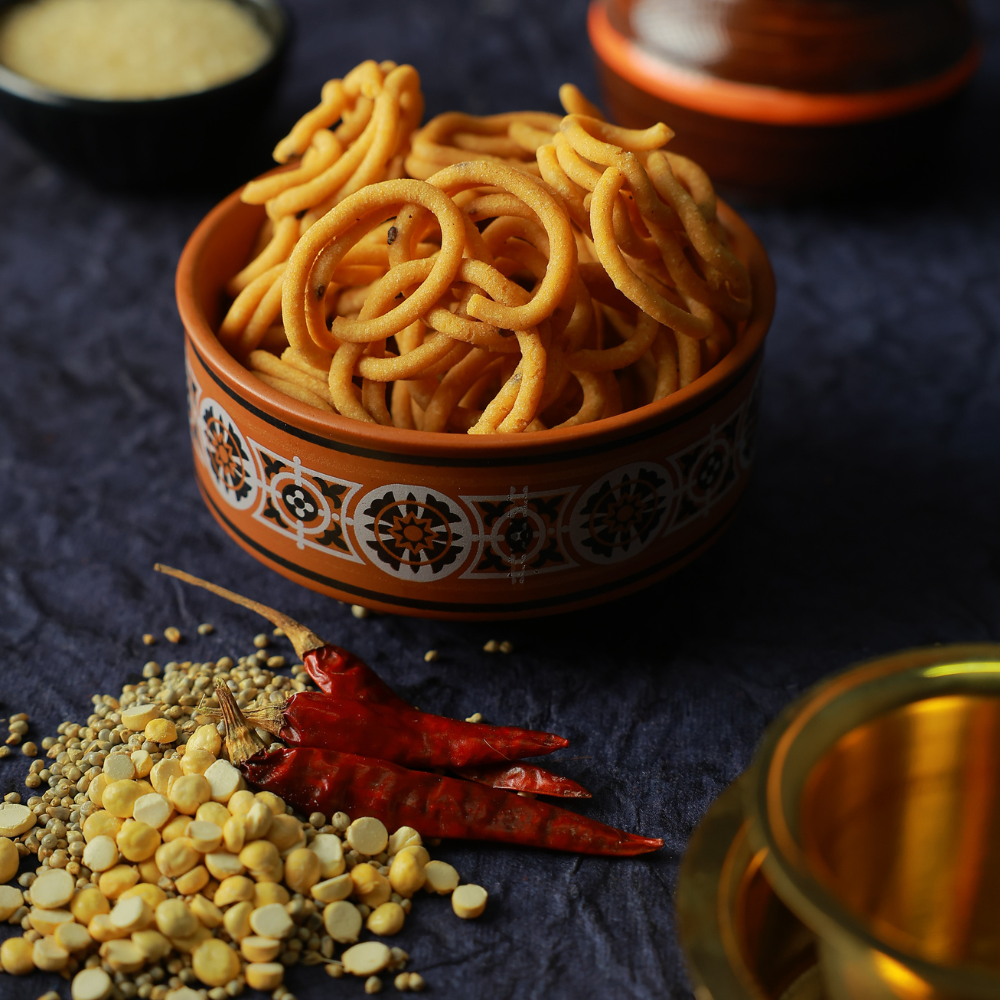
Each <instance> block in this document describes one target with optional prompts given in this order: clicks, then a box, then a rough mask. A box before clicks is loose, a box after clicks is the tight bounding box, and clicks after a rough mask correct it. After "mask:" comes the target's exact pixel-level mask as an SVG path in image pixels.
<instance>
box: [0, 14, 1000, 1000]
mask: <svg viewBox="0 0 1000 1000" xmlns="http://www.w3.org/2000/svg"><path fill="white" fill-rule="evenodd" d="M290 6H291V7H292V9H293V10H294V13H295V16H296V19H297V34H296V41H295V44H294V47H293V52H292V57H291V60H290V72H289V75H288V78H287V81H286V85H285V87H284V89H283V91H282V93H281V95H280V98H279V102H278V105H277V107H276V108H275V110H274V112H273V113H272V115H271V118H270V120H269V121H270V124H269V126H268V127H269V128H270V130H271V132H272V134H273V135H274V136H276V135H279V134H280V133H281V131H282V129H285V128H287V126H288V125H289V124H290V123H291V122H292V121H293V120H294V118H295V117H296V116H297V115H298V114H299V113H301V112H302V111H303V110H304V109H306V108H307V107H309V106H310V105H311V104H312V103H314V102H315V99H316V96H317V94H318V92H319V88H320V86H321V84H322V83H323V81H324V80H326V79H328V78H329V77H333V76H340V75H342V74H343V73H344V72H345V71H346V70H347V69H349V68H350V67H351V66H352V65H354V64H355V63H356V62H358V61H359V60H360V59H361V58H365V57H375V58H379V59H381V58H390V57H391V58H393V59H395V60H397V61H400V62H402V61H409V62H412V63H413V64H414V65H416V66H417V67H418V68H419V70H420V72H421V74H422V76H423V81H424V89H425V92H426V95H427V103H428V113H429V114H434V113H437V112H439V111H442V110H445V109H448V108H460V109H464V110H466V111H471V112H480V113H481V112H493V111H500V110H508V109H511V108H521V107H524V108H536V107H543V108H550V109H552V110H556V108H557V104H556V91H557V88H558V86H559V85H560V84H561V83H563V82H564V81H565V80H574V81H576V82H578V83H579V84H580V85H581V86H582V87H583V88H584V90H585V91H587V92H588V93H591V94H593V93H595V89H596V85H595V76H594V71H593V67H592V61H591V55H590V50H589V46H588V43H587V38H586V33H585V29H584V12H585V4H584V2H583V0H562V2H559V3H556V2H554V0H553V2H549V3H544V4H543V3H536V2H530V0H475V2H471V0H468V2H463V0H449V2H445V0H416V2H409V3H405V4H404V3H398V2H391V0H367V2H365V3H363V4H348V3H346V2H339V0H338V2H332V0H290ZM981 14H982V18H983V28H984V31H985V33H986V37H987V43H988V46H987V54H986V62H985V65H984V67H983V70H982V72H981V73H980V75H979V77H978V79H977V81H976V83H975V84H974V86H973V90H972V94H971V95H970V99H969V101H968V104H967V107H966V110H965V113H964V114H965V117H964V119H963V123H962V126H961V128H960V131H959V135H958V138H957V140H956V144H955V145H942V146H941V148H940V149H939V150H938V151H937V156H936V157H935V160H934V170H933V171H932V172H930V173H928V174H927V175H926V176H924V177H922V178H921V179H920V182H919V183H918V185H917V186H916V188H915V191H914V192H913V193H911V194H910V195H908V196H907V197H905V198H895V199H893V198H887V199H885V200H883V201H881V202H878V201H876V202H867V203H863V204H857V205H851V204H849V203H842V204H839V205H835V206H832V207H825V208H797V209H781V208H752V209H749V210H748V211H747V216H748V218H749V220H750V222H751V224H752V225H753V226H754V228H755V229H756V230H757V232H758V233H759V234H760V236H761V237H762V239H763V241H764V243H765V245H766V246H767V248H768V249H769V251H770V253H771V256H772V259H773V262H774V266H775V270H776V272H777V277H778V285H779V306H778V311H777V315H776V316H775V321H774V326H773V330H772V333H771V335H770V339H769V344H768V349H767V360H766V368H765V378H764V396H763V411H762V419H761V428H760V441H759V453H758V463H757V468H756V471H755V473H754V477H753V480H752V483H751V486H750V488H749V491H748V493H747V496H746V500H745V503H744V505H743V509H742V512H741V514H740V516H739V517H738V519H737V521H736V523H735V524H734V526H733V527H732V529H731V530H730V531H729V533H728V535H727V536H726V537H725V538H724V539H723V540H722V541H721V542H720V543H719V544H718V545H717V546H716V547H715V549H714V550H712V551H711V552H710V553H708V554H707V555H706V556H705V557H704V558H702V559H701V560H700V561H699V562H698V563H697V564H695V565H693V566H691V567H690V568H689V569H687V570H685V571H684V572H683V573H681V574H680V575H678V576H676V577H675V578H673V579H671V580H669V581H667V582H666V583H663V584H661V585H659V586H656V587H653V588H651V589H649V590H647V591H645V592H643V593H641V594H639V595H637V596H636V597H634V598H632V599H630V600H628V601H622V602H618V603H615V604H610V605H607V606H605V607H602V608H599V609H595V610H590V611H586V612H583V613H580V614H576V615H570V616H566V617H562V618H555V619H550V620H542V621H535V622H522V623H515V624H510V625H503V626H501V625H485V624H457V625H456V624H442V623H438V622H428V621H420V620H415V619H409V618H396V617H380V618H369V619H367V620H363V621H358V620H356V619H354V618H352V617H351V614H350V611H349V609H348V608H346V607H344V606H341V605H338V604H336V603H335V602H332V601H330V600H328V599H326V598H323V597H320V596H318V595H316V594H313V593H311V592H308V591H305V590H302V589H299V588H297V587H296V586H294V585H292V584H290V583H288V582H286V581H285V580H283V579H281V578H279V577H278V576H276V575H275V574H273V573H271V572H270V571H268V570H266V569H264V568H263V567H262V566H260V565H259V564H258V563H256V562H255V561H254V560H252V559H251V558H250V557H249V556H247V555H245V554H244V553H243V552H242V551H241V550H239V549H237V548H236V547H235V546H234V545H233V544H232V543H231V542H230V541H229V540H228V539H227V538H226V537H225V536H224V535H223V534H222V532H221V530H220V529H219V528H218V527H217V526H216V524H215V522H214V521H213V520H212V519H211V517H210V516H209V514H208V512H207V511H206V510H205V508H204V506H203V504H202V502H201V500H200V499H199V496H198V492H197V490H196V488H195V484H194V479H193V475H192V464H191V455H190V447H189V440H188V431H187V425H186V415H185V397H184V377H183V365H182V350H181V325H180V322H179V320H178V318H177V313H176V309H175V305H174V297H173V272H174V267H175V264H176V261H177V257H178V254H179V252H180V249H181V247H182V246H183V244H184V241H185V239H186V237H187V235H188V234H189V233H190V231H191V230H192V229H193V227H194V226H195V224H196V223H197V221H198V220H199V219H200V218H201V216H202V215H203V214H204V213H205V211H206V210H207V209H208V208H209V207H210V206H211V204H212V202H213V200H214V199H213V198H210V197H203V196H197V197H195V196H192V197H172V198H168V199H162V200H155V199H152V198H138V197H130V196H129V197H126V196H115V195H111V194H106V193H100V192H96V191H95V190H93V189H92V188H91V187H89V186H88V185H87V184H86V183H85V182H83V181H81V180H79V179H77V178H75V177H72V176H70V175H68V174H65V173H63V172H62V171H60V170H57V169H55V168H53V167H52V166H50V165H49V164H47V163H45V162H43V161H42V160H41V159H39V157H38V156H37V155H36V154H35V153H34V152H33V151H32V150H31V149H29V148H28V147H26V146H25V145H24V144H23V143H22V142H21V141H20V140H19V139H17V138H16V137H14V136H13V135H12V134H11V133H10V132H9V131H8V130H6V129H0V475H2V479H0V572H2V580H0V640H2V641H0V702H2V704H0V712H2V713H3V715H4V716H7V715H9V714H11V713H13V712H18V711H27V712H29V713H30V714H31V716H32V723H31V726H32V728H31V734H32V737H33V738H35V739H40V738H41V737H42V736H44V735H48V734H51V733H53V732H54V731H55V726H56V725H57V724H58V723H59V722H60V721H62V720H63V719H71V718H75V719H77V720H83V719H85V718H86V716H87V714H88V712H89V710H90V709H89V705H90V696H91V695H92V694H93V693H94V692H110V693H117V692H118V691H120V690H121V687H122V685H123V684H124V683H126V682H134V681H135V680H137V679H138V677H139V676H140V670H141V667H142V664H143V663H144V662H145V660H147V659H148V658H149V655H150V652H152V654H153V655H154V656H155V657H156V658H157V659H159V660H160V662H165V661H166V660H167V659H168V658H170V657H171V656H172V655H173V656H177V657H178V658H181V657H182V658H191V659H209V658H216V657H218V656H221V655H223V654H224V653H230V652H235V653H237V654H238V653H244V652H249V651H250V649H251V646H250V642H249V640H250V637H251V636H252V635H253V634H254V633H255V632H257V631H258V630H259V629H260V627H261V626H260V622H259V621H258V620H257V619H255V618H254V617H253V616H252V615H250V614H245V613H243V612H241V611H239V610H237V609H234V608H231V607H229V606H227V605H225V604H224V603H222V602H221V601H219V600H216V599H215V598H212V597H210V596H209V595H207V594H204V593H202V592H200V591H193V590H184V589H182V588H181V586H180V585H176V584H175V583H174V582H173V581H170V580H167V579H164V578H162V577H159V576H157V575H155V574H154V573H153V572H152V564H153V562H154V561H156V560H162V561H165V562H169V563H172V564H173V565H177V566H182V567H185V568H187V569H189V570H191V571H193V572H195V573H198V574H200V575H203V576H207V577H210V578H212V579H214V580H217V581H218V582H220V583H222V584H224V585H227V586H230V587H232V588H234V589H236V590H239V591H242V592H245V593H247V594H249V595H252V596H254V597H256V598H258V599H260V600H263V601H266V602H267V603H269V604H271V605H274V606H277V607H279V608H282V609H285V610H286V611H287V612H288V613H290V614H291V615H293V616H294V617H296V618H298V619H300V620H302V621H303V622H305V623H307V624H309V625H310V626H312V627H313V628H314V629H315V630H317V631H318V632H320V633H322V634H323V635H324V636H327V637H329V638H330V639H331V640H333V641H336V642H338V643H341V644H342V645H344V646H347V647H349V648H351V649H353V650H355V651H356V652H357V653H358V654H360V655H361V656H362V657H364V658H365V659H367V660H368V662H370V663H371V664H372V665H373V666H374V667H375V668H376V669H377V670H379V671H380V672H381V673H382V674H383V676H384V677H385V678H386V679H387V680H388V681H389V682H390V683H391V684H392V685H393V686H395V687H396V688H397V689H398V690H399V691H400V692H401V693H403V694H404V695H405V696H407V697H408V698H410V699H411V700H412V701H414V702H416V703H417V704H419V705H420V706H421V707H422V708H424V709H427V710H434V711H437V712H441V713H444V714H448V715H454V716H459V717H465V716H467V715H470V714H471V713H473V712H477V711H478V712H482V713H483V714H484V715H485V717H486V718H487V719H488V720H489V721H491V722H498V723H521V724H526V725H529V726H532V727H535V728H545V729H550V730H554V731H556V732H559V733H563V734H565V735H566V736H568V737H569V738H570V739H571V740H572V747H571V748H570V749H568V750H564V751H560V752H559V753H558V754H556V755H554V756H553V757H552V758H550V761H551V762H552V763H553V765H555V766H556V767H557V768H558V769H560V770H562V771H564V772H565V773H566V774H568V775H570V776H572V777H573V778H576V779H578V780H579V781H581V782H582V783H584V784H585V785H586V786H587V787H589V788H590V789H591V790H592V791H593V793H594V798H593V801H592V802H590V803H586V804H584V805H583V806H581V807H580V809H581V811H582V812H585V813H587V814H589V815H591V816H595V817H598V818H600V819H602V820H606V821H609V822H612V823H614V824H616V825H619V826H622V827H625V828H627V829H629V830H637V831H640V832H642V833H645V834H652V835H662V836H663V837H664V838H665V839H666V848H665V849H664V850H663V851H662V852H661V853H660V854H658V855H656V856H653V857H650V858H647V859H640V860H631V861H620V862H614V861H607V860H601V859H593V858H576V857H572V856H561V855H554V854H547V853H544V852H541V851H532V850H515V849H508V848H495V847H465V846H458V845H445V846H443V847H442V848H441V849H440V851H439V852H438V854H439V856H441V857H443V858H445V859H447V860H449V861H451V862H453V863H454V864H455V865H456V866H457V867H458V869H459V871H460V872H461V874H462V876H463V878H464V879H466V880H469V881H473V882H478V883H480V884H481V885H483V886H485V887H486V888H487V889H488V890H489V892H490V903H489V907H488V909H487V912H486V914H485V916H484V917H483V918H482V919H480V920H478V921H470V922H463V921H460V920H458V918H456V917H455V916H454V915H453V914H452V912H451V909H450V906H449V904H448V902H447V900H444V899H436V898H429V897H420V898H418V899H417V900H416V903H415V906H414V912H413V915H412V917H411V918H410V919H409V920H408V922H407V925H406V928H405V930H404V931H403V933H402V934H401V935H400V936H399V938H398V939H397V940H396V941H394V942H393V943H396V944H399V945H400V946H402V947H404V948H405V949H406V950H407V951H409V953H410V955H411V956H412V965H411V968H413V969H415V970H419V971H420V972H421V973H423V974H424V976H425V977H426V979H427V981H428V983H429V984H430V985H431V987H432V988H433V991H434V992H433V995H434V996H438V997H442V998H444V997H477V996H482V997H491V998H495V1000H502V998H515V997H517V998H525V997H546V998H584V997H588V998H589V997H616V998H637V1000H638V998H643V1000H647V998H654V997H655V998H662V997H667V996H670V997H685V998H687V997H690V993H689V987H688V984H687V981H686V978H685V974H684V970H683V959H682V955H681V952H680V949H679V947H678V945H677V943H676V940H675V930H674V916H673V905H672V893H673V890H674V887H675V881H676V874H677V865H678V860H679V858H680V856H681V854H682V852H683V850H684V846H685V844H686V843H687V840H688V837H689V835H690V833H691V831H692V829H693V828H694V826H695V825H696V823H697V822H698V820H699V818H700V817H701V815H702V814H703V813H704V811H705V810H706V808H707V807H708V805H709V803H710V802H711V801H712V799H713V798H714V797H715V796H716V795H717V794H718V793H719V792H720V791H721V790H722V789H723V788H724V787H725V786H726V784H727V783H728V782H730V781H731V780H732V779H733V778H734V777H735V776H736V775H737V774H739V773H740V771H742V770H743V768H744V767H745V766H746V765H747V763H748V762H749V760H750V758H751V755H752V752H753V748H754V745H755V743H756V742H757V740H758V739H759V737H760V735H761V733H762V731H763V729H764V727H765V726H766V724H767V722H768V721H769V720H770V719H771V718H772V717H773V716H774V715H775V714H776V712H777V711H778V710H779V709H780V708H781V706H782V705H784V704H785V703H786V702H787V701H788V700H789V699H791V698H792V697H793V696H794V695H795V694H796V693H798V692H800V691H801V690H802V689H803V688H804V687H806V686H807V685H809V684H810V683H812V682H813V681H815V680H817V679H818V678H820V677H821V676H823V675H824V674H826V673H828V672H830V671H833V670H836V669H838V668H841V667H844V666H846V665H848V664H850V663H851V662H853V661H856V660H858V659H861V658H864V657H868V656H872V655H876V654H880V653H885V652H889V651H891V650H896V649H899V648H901V647H906V646H914V645H920V644H928V643H935V642H950V641H960V640H961V641H968V640H975V641H986V640H994V641H995V640H998V639H1000V194H998V187H997V177H998V176H1000V157H998V152H997V139H998V133H1000V125H998V122H1000V51H998V45H1000V18H998V16H997V9H996V6H995V5H992V4H989V3H988V2H987V0H982V3H981ZM928 141H929V142H931V143H934V142H935V141H936V140H935V137H933V136H930V137H928ZM206 620H207V621H212V622H214V623H215V625H216V632H215V634H214V635H212V636H210V637H207V638H203V639H202V638H198V637H197V636H196V634H195V627H196V625H197V624H198V623H199V622H201V621H206ZM171 624H174V625H177V626H179V627H180V628H181V630H182V631H183V632H184V633H185V635H186V636H187V637H188V638H187V639H186V641H185V643H184V645H183V646H181V647H179V648H178V649H177V650H173V649H171V648H169V647H167V646H166V644H165V643H164V642H163V641H162V640H161V641H160V644H159V645H158V646H156V647H154V649H153V650H152V651H149V650H147V649H146V648H145V647H144V646H143V645H142V643H141V640H140V637H141V635H142V633H144V632H154V633H157V634H161V633H162V630H163V628H164V627H165V626H167V625H171ZM490 638H497V639H509V640H511V641H512V642H513V644H514V650H515V651H514V652H513V653H512V654H510V655H509V656H502V655H501V654H494V655H490V654H487V653H485V652H483V650H482V647H483V643H484V642H485V641H486V640H487V639H490ZM431 648H435V649H438V650H440V652H441V658H440V660H439V661H438V662H436V663H432V664H429V663H425V662H424V659H423V654H424V652H425V651H426V650H428V649H431ZM26 771H27V761H26V760H25V759H24V758H22V757H20V756H19V755H18V756H16V757H12V758H9V759H7V760H4V761H0V791H3V792H7V791H9V790H14V789H17V790H20V791H21V792H22V793H23V792H24V791H25V790H24V788H23V785H22V783H21V782H22V780H23V777H24V774H25V773H26ZM7 933H8V928H7V927H6V925H3V926H2V927H0V935H5V934H7ZM288 985H289V987H290V989H292V991H293V992H294V993H295V994H296V995H297V996H298V997H299V998H300V1000H302V998H312V997H319V996H332V997H341V996H343V997H347V996H358V995H360V994H361V984H360V983H359V982H357V981H353V980H352V981H340V982H335V981H332V980H330V979H328V978H327V977H326V976H325V975H323V973H322V972H321V971H320V970H317V969H301V968H296V969H294V970H292V971H291V973H290V974H289V976H288ZM53 987H56V988H58V989H60V991H61V992H62V994H63V995H64V996H68V987H67V985H66V984H65V983H64V982H62V981H61V980H58V979H57V978H56V977H55V976H45V977H42V976H38V977H36V978H33V979H31V980H17V981H15V980H13V979H12V978H11V977H7V976H3V977H0V997H3V998H5V1000H6V998H22V997H24V998H28V997H34V996H36V995H38V994H40V993H42V992H44V990H45V989H49V988H53ZM386 988H388V989H391V984H390V983H389V982H387V983H386Z"/></svg>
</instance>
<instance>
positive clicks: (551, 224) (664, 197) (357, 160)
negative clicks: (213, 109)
mask: <svg viewBox="0 0 1000 1000" xmlns="http://www.w3.org/2000/svg"><path fill="white" fill-rule="evenodd" d="M559 97H560V101H561V102H562V105H563V107H564V109H565V111H566V115H565V116H564V117H560V116H558V115H553V114H549V113H546V112H513V113H508V114H502V115H489V116H485V117H477V116H473V115H467V114H462V113H459V112H447V113H445V114H443V115H438V116H437V117H436V118H433V119H431V120H430V121H429V122H428V123H427V124H426V125H424V126H423V127H422V128H421V127H419V125H420V117H421V115H422V113H423V96H422V94H421V91H420V80H419V76H418V75H417V73H416V71H415V70H414V69H413V68H412V67H411V66H397V65H396V64H395V63H392V62H383V63H376V62H374V61H373V60H368V61H366V62H364V63H361V64H360V65H359V66H357V67H355V68H354V69H353V70H352V71H351V72H350V73H348V74H347V75H346V76H345V77H344V78H343V79H342V80H331V81H329V82H328V83H327V84H326V85H325V86H324V88H323V91H322V95H321V100H320V103H319V105H317V106H316V107H315V108H313V109H312V110H311V111H309V112H307V113H306V114H305V115H304V116H303V117H302V118H301V119H299V121H298V122H297V123H296V124H295V126H294V127H293V128H292V130H291V131H290V132H289V134H288V135H287V136H286V137H285V138H284V139H283V140H282V141H281V142H280V143H279V144H278V146H277V147H276V149H275V159H276V160H278V161H279V162H282V163H287V164H288V166H287V169H286V170H284V171H282V172H279V173H275V174H271V175H267V176H265V177H262V178H260V179H258V180H256V181H252V182H251V183H250V184H248V185H247V186H246V188H245V189H244V191H243V198H244V200H246V201H247V202H249V203H252V204H259V205H263V206H264V207H265V212H266V216H267V218H266V220H265V222H264V224H263V225H262V227H261V230H260V234H259V237H258V240H257V246H256V247H255V249H254V253H253V255H252V259H251V261H250V262H249V263H248V264H247V266H246V267H244V268H243V269H242V270H241V271H240V272H239V273H238V274H237V275H236V276H234V278H233V279H231V280H230V282H229V284H228V286H227V290H228V291H229V293H230V295H232V296H233V301H232V304H231V306H230V308H229V310H228V312H227V314H226V317H225V319H224V320H223V322H222V324H221V326H220V329H219V338H220V340H221V341H222V342H223V343H224V344H225V345H226V346H227V347H228V348H229V349H230V350H231V351H232V352H233V353H234V354H235V355H236V356H237V357H239V358H241V359H244V360H245V363H246V364H247V365H248V367H249V368H250V369H251V370H252V371H253V373H254V375H255V376H256V377H257V378H259V379H260V380H261V381H262V382H263V383H264V384H266V385H268V386H269V387H270V388H272V389H274V390H276V391H278V392H281V393H284V394H285V395H288V396H290V397H292V398H294V399H296V400H298V401H299V402H302V403H306V404H308V405H311V406H314V407H315V408H316V409H318V410H322V411H324V412H336V413H338V414H340V415H341V416H343V417H347V418H350V419H354V420H359V421H363V422H366V423H380V424H383V425H386V426H388V425H392V426H395V427H398V428H401V429H406V430H414V429H416V430H421V431H424V432H431V433H441V432H458V433H469V434H477V435H480V434H508V433H538V432H544V431H545V430H546V429H547V428H549V427H574V426H579V425H581V424H585V423H588V422H591V421H594V420H600V419H604V418H607V417H611V416H614V415H616V414H618V413H620V412H622V410H623V408H626V409H630V408H633V407H636V406H642V405H645V404H647V403H652V402H655V401H657V400H661V399H664V398H667V397H669V396H671V395H673V394H674V393H675V392H678V391H680V390H682V389H684V388H685V387H686V386H688V385H690V384H691V383H692V382H694V381H696V380H697V379H698V378H699V377H700V376H701V375H702V374H703V373H704V372H705V371H707V370H709V369H710V368H711V367H712V366H713V365H715V364H717V363H718V362H719V361H720V360H721V359H722V358H723V357H725V355H726V354H727V353H728V352H729V351H730V350H731V349H732V347H733V345H734V344H735V342H736V340H737V339H738V337H739V335H740V331H741V329H742V324H743V322H744V321H745V319H746V317H747V316H748V315H749V310H750V307H751V304H752V287H751V283H750V279H749V276H748V274H747V270H746V267H745V266H744V264H743V262H742V261H741V260H740V259H739V257H738V256H737V255H736V254H735V253H734V252H733V251H732V249H731V247H730V246H729V242H728V238H727V235H726V232H725V229H724V228H723V226H722V225H721V224H720V222H719V219H718V217H717V214H716V197H715V192H714V189H713V188H712V185H711V181H710V180H709V178H708V177H707V175H706V174H705V173H704V171H703V170H702V169H701V168H700V167H699V166H698V165H697V164H695V163H694V162H693V161H691V160H689V159H687V158H685V157H682V156H678V155H677V154H674V153H671V152H669V150H666V149H665V148H664V146H665V145H666V143H668V142H669V140H670V138H671V137H672V135H673V133H672V131H671V130H670V129H669V128H668V127H667V126H666V125H664V124H663V123H658V124H656V125H654V126H652V127H650V128H648V129H626V128H621V127H619V126H616V125H612V124H609V123H608V122H606V121H605V120H604V118H603V116H602V115H601V113H600V112H599V111H598V110H597V108H595V107H594V106H593V105H592V104H591V103H590V102H589V101H587V99H586V98H585V97H584V96H583V94H582V93H581V92H580V91H579V90H578V89H577V88H575V87H573V86H572V85H569V84H567V85H564V86H563V87H562V88H561V89H560V92H559Z"/></svg>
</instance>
